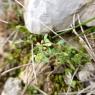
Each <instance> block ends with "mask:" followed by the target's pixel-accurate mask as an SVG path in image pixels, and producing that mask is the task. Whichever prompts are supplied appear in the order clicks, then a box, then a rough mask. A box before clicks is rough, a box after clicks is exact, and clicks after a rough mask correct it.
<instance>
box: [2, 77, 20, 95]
mask: <svg viewBox="0 0 95 95" xmlns="http://www.w3.org/2000/svg"><path fill="white" fill-rule="evenodd" d="M1 95H21V80H19V79H18V78H9V79H8V80H7V81H6V83H5V85H4V89H3V91H2V94H1Z"/></svg>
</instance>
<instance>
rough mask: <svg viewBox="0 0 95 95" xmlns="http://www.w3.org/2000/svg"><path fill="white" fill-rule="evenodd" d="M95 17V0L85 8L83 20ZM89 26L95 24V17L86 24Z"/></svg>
mask: <svg viewBox="0 0 95 95" xmlns="http://www.w3.org/2000/svg"><path fill="white" fill-rule="evenodd" d="M92 18H95V0H93V2H92V3H90V4H88V5H87V7H86V8H85V10H83V15H82V16H81V21H82V22H85V21H87V20H89V19H92ZM86 25H87V26H95V19H94V20H92V21H91V22H89V23H87V24H86Z"/></svg>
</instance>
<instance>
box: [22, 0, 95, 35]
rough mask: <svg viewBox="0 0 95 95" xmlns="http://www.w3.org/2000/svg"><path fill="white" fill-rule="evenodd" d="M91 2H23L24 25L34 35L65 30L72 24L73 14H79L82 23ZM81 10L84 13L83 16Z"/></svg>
mask: <svg viewBox="0 0 95 95" xmlns="http://www.w3.org/2000/svg"><path fill="white" fill-rule="evenodd" d="M92 1H94V0H73V1H72V0H24V7H25V11H24V21H25V25H26V27H27V29H28V30H29V31H30V32H32V33H35V34H40V33H43V32H45V33H47V32H50V30H51V29H54V30H58V31H59V30H63V29H66V28H68V27H70V25H71V24H72V20H73V15H74V14H77V13H78V14H80V16H82V21H83V20H85V19H84V18H85V15H86V13H88V11H89V10H90V7H91V6H90V5H89V4H92ZM88 5H89V10H88V9H87V6H88ZM85 9H86V10H85ZM83 10H85V11H86V13H85V14H84V12H83ZM81 11H82V12H81ZM86 16H87V15H86ZM90 16H91V14H90ZM88 18H89V17H88ZM76 20H77V19H76Z"/></svg>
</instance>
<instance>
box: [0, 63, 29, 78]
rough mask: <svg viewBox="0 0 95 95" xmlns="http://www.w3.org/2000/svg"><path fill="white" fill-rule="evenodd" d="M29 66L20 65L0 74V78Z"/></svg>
mask: <svg viewBox="0 0 95 95" xmlns="http://www.w3.org/2000/svg"><path fill="white" fill-rule="evenodd" d="M30 65H31V64H24V65H20V66H17V67H14V68H11V69H9V70H6V71H4V72H2V73H1V74H0V76H1V77H2V76H4V75H5V74H7V73H9V72H11V71H14V70H16V69H19V68H22V67H26V66H30Z"/></svg>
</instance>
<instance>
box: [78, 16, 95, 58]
mask: <svg viewBox="0 0 95 95" xmlns="http://www.w3.org/2000/svg"><path fill="white" fill-rule="evenodd" d="M78 22H79V25H80V28H81V31H82V33H83V35H84V38H85V41H86V43H87V45H88V47H89V49H90V51H91V55H92V56H93V58H94V59H95V53H94V51H93V48H92V47H91V45H90V43H89V41H88V39H87V37H86V35H85V32H84V29H83V27H82V25H81V21H80V18H79V15H78Z"/></svg>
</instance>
